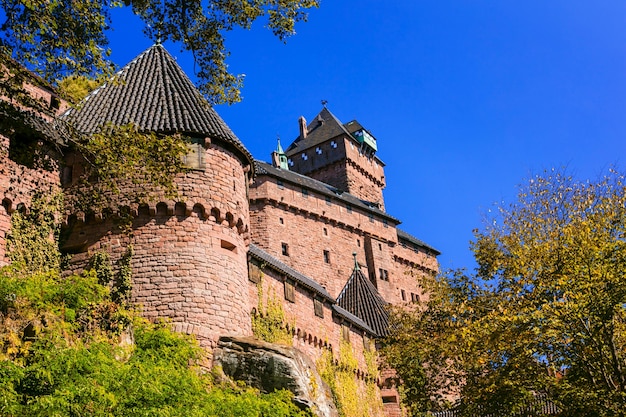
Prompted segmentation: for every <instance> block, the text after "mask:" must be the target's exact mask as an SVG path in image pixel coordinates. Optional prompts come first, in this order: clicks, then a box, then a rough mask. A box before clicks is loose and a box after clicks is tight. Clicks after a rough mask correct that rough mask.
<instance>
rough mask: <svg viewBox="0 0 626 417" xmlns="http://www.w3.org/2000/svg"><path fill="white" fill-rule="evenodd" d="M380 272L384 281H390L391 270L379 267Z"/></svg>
mask: <svg viewBox="0 0 626 417" xmlns="http://www.w3.org/2000/svg"><path fill="white" fill-rule="evenodd" d="M378 273H379V274H380V279H381V280H382V281H389V272H388V271H387V270H386V269H382V268H379V269H378Z"/></svg>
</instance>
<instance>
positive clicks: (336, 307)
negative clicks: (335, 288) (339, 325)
mask: <svg viewBox="0 0 626 417" xmlns="http://www.w3.org/2000/svg"><path fill="white" fill-rule="evenodd" d="M333 311H334V312H335V314H337V315H338V316H340V317H341V318H343V319H345V320H347V321H349V322H350V323H352V324H354V325H355V326H356V327H359V328H361V329H363V330H365V331H366V332H368V333H369V334H371V335H374V336H376V332H375V331H374V330H372V328H371V327H370V326H368V325H367V323H365V322H364V321H363V320H361V319H360V318H358V317H357V316H355V315H354V314H352V313H350V312H349V311H348V310H346V309H344V308H343V307H340V306H339V305H338V304H333Z"/></svg>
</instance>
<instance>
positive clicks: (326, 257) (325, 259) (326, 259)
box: [324, 250, 330, 264]
mask: <svg viewBox="0 0 626 417" xmlns="http://www.w3.org/2000/svg"><path fill="white" fill-rule="evenodd" d="M324 263H327V264H329V263H330V252H329V251H327V250H325V251H324Z"/></svg>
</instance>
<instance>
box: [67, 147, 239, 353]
mask: <svg viewBox="0 0 626 417" xmlns="http://www.w3.org/2000/svg"><path fill="white" fill-rule="evenodd" d="M205 161H206V166H207V168H206V170H205V171H191V172H189V173H187V174H185V175H181V177H179V178H177V184H179V193H180V198H179V200H180V201H178V202H174V201H162V202H159V203H155V202H153V203H150V204H149V205H139V206H137V205H134V204H130V206H131V212H133V213H134V220H133V225H132V236H127V235H125V234H122V233H119V232H116V229H115V225H114V224H113V223H112V221H110V220H105V221H102V222H100V223H98V221H97V219H96V218H93V219H91V220H90V219H87V220H88V221H87V223H83V222H81V221H76V222H75V223H74V224H73V225H72V230H71V236H70V239H69V241H68V244H67V245H68V247H75V248H77V249H79V252H80V253H78V254H76V255H75V256H74V258H73V260H72V262H73V263H74V265H75V268H77V269H80V268H84V267H86V265H87V263H88V261H89V258H90V257H91V255H92V254H93V253H95V252H96V251H100V250H104V251H106V252H108V253H110V254H111V258H112V261H113V262H116V261H117V259H119V257H120V256H121V255H122V254H123V253H124V252H125V251H126V248H127V246H128V244H132V245H133V248H134V255H133V257H132V272H133V294H132V299H133V302H134V303H136V304H137V305H139V306H141V308H142V312H143V315H144V316H145V317H147V318H150V319H160V318H165V319H167V320H169V321H171V323H172V324H173V327H174V329H175V330H176V331H180V332H184V333H190V334H194V335H196V336H197V338H198V340H199V341H200V344H201V346H204V347H208V348H212V347H214V346H215V343H216V342H217V338H218V337H219V336H220V335H225V334H232V335H249V334H251V320H250V305H249V302H248V294H247V292H248V290H247V260H246V259H247V249H248V248H247V244H248V243H247V242H248V239H249V220H248V219H249V208H248V200H247V197H246V188H247V187H246V181H247V180H246V175H247V174H246V173H247V169H246V167H244V166H242V164H241V162H240V160H239V159H238V158H237V157H236V156H235V155H234V154H232V153H230V152H228V151H226V150H224V149H222V148H219V147H217V146H214V145H211V146H210V147H209V149H207V150H206V154H205ZM122 196H124V197H122V198H121V202H120V203H121V204H128V202H129V201H131V200H132V196H133V188H132V187H131V188H129V189H124V190H122Z"/></svg>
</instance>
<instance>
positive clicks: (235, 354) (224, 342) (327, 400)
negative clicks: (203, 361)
mask: <svg viewBox="0 0 626 417" xmlns="http://www.w3.org/2000/svg"><path fill="white" fill-rule="evenodd" d="M213 363H214V365H215V366H220V367H221V368H222V370H223V372H224V374H226V375H227V376H229V377H230V378H232V379H234V380H238V381H243V382H245V383H246V384H248V385H251V386H253V387H256V388H258V389H260V390H261V391H264V392H272V391H274V390H279V389H287V390H289V391H291V392H293V394H294V401H295V402H296V403H297V404H298V405H299V406H300V407H302V408H309V409H310V410H311V411H312V412H313V414H314V415H316V416H318V417H337V416H338V413H337V408H336V407H335V404H334V402H333V399H332V394H331V392H330V388H329V387H328V385H327V384H326V383H325V382H324V381H323V380H322V378H321V377H320V375H319V374H318V372H317V369H316V367H315V364H314V363H313V362H312V361H311V359H309V358H308V357H307V356H305V355H304V354H303V353H301V352H300V351H299V350H297V349H295V348H292V347H286V346H279V345H276V344H272V343H267V342H263V341H260V340H258V339H255V338H253V337H230V336H222V337H220V339H219V341H218V344H217V348H216V349H215V350H214V352H213Z"/></svg>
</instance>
